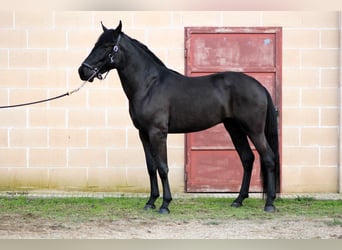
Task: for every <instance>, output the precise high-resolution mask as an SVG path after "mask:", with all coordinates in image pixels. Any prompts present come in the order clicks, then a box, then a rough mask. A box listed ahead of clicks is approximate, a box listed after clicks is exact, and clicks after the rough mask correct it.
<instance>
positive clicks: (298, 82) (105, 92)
mask: <svg viewBox="0 0 342 250" xmlns="http://www.w3.org/2000/svg"><path fill="white" fill-rule="evenodd" d="M1 16H2V18H1V19H0V37H1V39H0V100H1V103H0V105H6V104H14V103H20V102H27V101H32V100H36V99H43V98H47V97H51V96H55V95H59V94H62V93H65V92H66V91H67V90H72V89H73V88H76V87H78V86H79V84H80V83H81V82H80V80H79V78H78V74H77V68H78V66H79V65H80V63H81V62H82V61H83V59H84V58H85V57H86V55H87V54H88V53H89V51H90V49H91V48H92V46H93V44H94V42H95V41H96V39H97V37H98V36H99V35H100V33H101V26H100V21H103V22H104V24H105V25H106V26H108V27H116V25H117V24H118V21H119V20H122V22H123V30H124V32H125V33H127V34H128V35H130V36H132V37H134V38H136V39H138V40H139V41H141V42H143V43H144V44H146V45H147V46H148V47H149V48H150V49H151V50H152V51H153V52H155V54H156V55H157V56H158V57H160V58H161V59H162V60H163V61H164V62H165V64H166V65H167V66H168V67H170V68H173V69H175V70H177V71H179V72H181V73H183V72H184V27H185V26H281V27H283V82H282V84H283V85H282V86H283V90H282V91H283V110H282V114H283V116H282V118H283V137H282V145H283V154H282V190H283V192H337V191H338V168H337V167H338V161H339V157H338V154H339V152H338V150H339V147H338V143H339V141H338V136H337V135H338V131H339V128H340V126H341V125H340V124H339V118H338V110H339V109H340V107H338V98H339V97H338V91H337V90H338V81H339V70H340V68H339V67H340V65H339V58H338V53H339V48H340V43H339V35H340V33H339V29H338V23H339V19H338V18H339V15H338V13H337V12H225V11H222V12H221V11H217V12H173V11H165V12H68V11H56V12H54V11H46V12H40V11H39V12H34V11H27V12H24V11H1ZM0 116H1V117H2V119H1V120H2V122H1V123H0V140H1V141H0V159H1V160H0V190H12V189H23V190H37V189H58V190H78V191H80V190H81V191H83V190H84V191H118V192H148V190H149V183H148V175H147V171H146V167H145V160H144V154H143V150H142V146H141V144H140V141H139V139H138V133H137V131H136V130H135V128H134V127H133V125H132V122H131V121H130V118H129V115H128V103H127V100H126V97H125V95H124V93H123V91H122V89H121V85H120V81H119V79H118V77H117V75H116V72H115V71H113V72H111V73H110V74H109V76H108V78H107V79H106V80H104V81H102V82H100V81H98V80H96V81H95V82H93V83H89V84H87V85H86V87H85V88H83V89H82V90H81V91H80V92H78V93H76V94H74V95H72V96H69V97H65V98H63V99H60V100H56V101H52V102H49V103H43V104H38V105H35V106H29V107H22V108H15V109H0ZM168 145H169V148H168V153H169V166H170V182H171V188H172V191H173V192H184V135H170V136H169V140H168Z"/></svg>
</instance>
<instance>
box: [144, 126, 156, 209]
mask: <svg viewBox="0 0 342 250" xmlns="http://www.w3.org/2000/svg"><path fill="white" fill-rule="evenodd" d="M139 136H140V140H141V142H142V144H143V147H144V152H145V159H146V165H147V170H148V175H149V177H150V198H149V200H148V201H147V203H146V205H145V207H144V209H145V210H151V209H155V208H156V206H155V205H154V203H155V201H156V200H157V199H158V197H159V188H158V180H157V167H156V165H155V163H154V159H153V156H152V152H151V144H150V139H149V136H148V134H146V133H144V132H142V131H139Z"/></svg>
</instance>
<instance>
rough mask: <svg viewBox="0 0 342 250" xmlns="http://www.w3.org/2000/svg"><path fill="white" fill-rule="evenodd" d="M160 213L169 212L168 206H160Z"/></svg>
mask: <svg viewBox="0 0 342 250" xmlns="http://www.w3.org/2000/svg"><path fill="white" fill-rule="evenodd" d="M159 213H160V214H169V213H170V210H169V209H168V208H160V209H159Z"/></svg>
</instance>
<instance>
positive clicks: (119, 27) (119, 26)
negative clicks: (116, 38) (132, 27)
mask: <svg viewBox="0 0 342 250" xmlns="http://www.w3.org/2000/svg"><path fill="white" fill-rule="evenodd" d="M121 29H122V22H121V20H120V22H119V25H118V27H116V29H115V31H117V32H119V33H121Z"/></svg>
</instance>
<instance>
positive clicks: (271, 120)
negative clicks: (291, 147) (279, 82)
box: [261, 89, 280, 193]
mask: <svg viewBox="0 0 342 250" xmlns="http://www.w3.org/2000/svg"><path fill="white" fill-rule="evenodd" d="M265 90H266V89H265ZM266 93H267V103H268V106H267V115H266V124H265V136H266V139H267V142H268V144H269V145H270V147H271V149H272V151H273V153H274V154H275V169H274V171H275V172H274V174H275V187H276V192H277V193H279V192H280V162H279V142H278V119H277V118H278V117H277V116H278V114H277V111H276V110H275V107H274V105H273V101H272V98H271V96H270V94H269V93H268V91H267V90H266ZM261 177H262V180H263V191H264V193H265V192H266V190H267V178H266V169H263V168H261Z"/></svg>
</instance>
